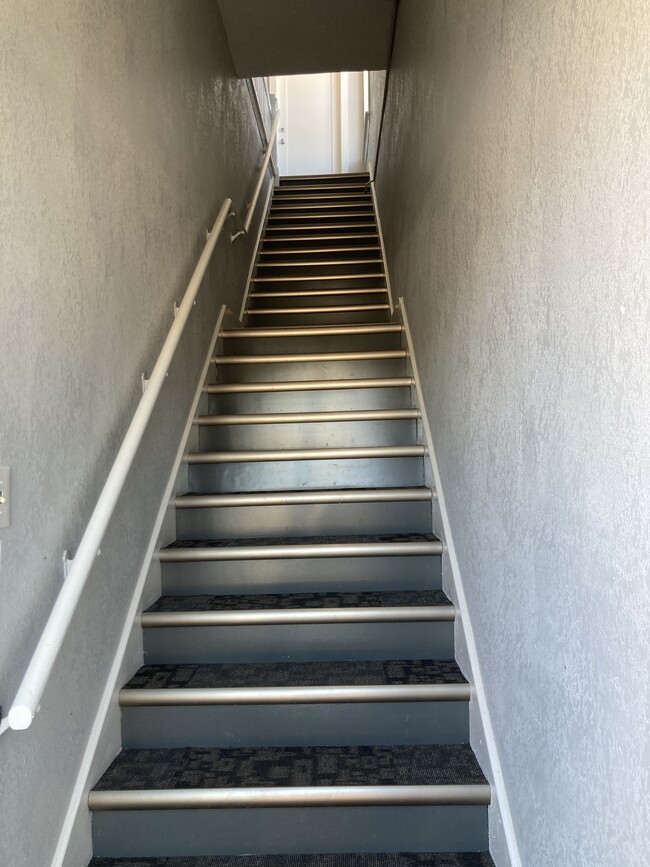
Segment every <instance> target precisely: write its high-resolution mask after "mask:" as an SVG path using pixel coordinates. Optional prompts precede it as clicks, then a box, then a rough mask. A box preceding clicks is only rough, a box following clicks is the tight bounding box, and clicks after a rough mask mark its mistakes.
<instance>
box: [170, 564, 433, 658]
mask: <svg viewBox="0 0 650 867" xmlns="http://www.w3.org/2000/svg"><path fill="white" fill-rule="evenodd" d="M440 562H441V561H440V557H332V558H323V559H310V560H307V559H304V560H302V559H295V560H228V561H216V562H215V561H212V562H208V561H202V562H196V563H163V564H162V588H163V593H164V594H165V595H167V596H194V595H204V594H212V595H216V594H218V595H222V594H226V595H227V594H240V593H311V592H335V591H348V592H350V593H355V592H362V591H364V590H439V589H440V588H441V586H442V582H441V578H440ZM310 628H311V629H313V628H314V627H313V626H312V627H310ZM385 658H388V657H385Z"/></svg>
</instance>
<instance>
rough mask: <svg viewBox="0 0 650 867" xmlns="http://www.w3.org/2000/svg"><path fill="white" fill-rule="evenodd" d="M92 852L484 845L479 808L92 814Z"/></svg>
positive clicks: (391, 849) (400, 849)
mask: <svg viewBox="0 0 650 867" xmlns="http://www.w3.org/2000/svg"><path fill="white" fill-rule="evenodd" d="M93 838H94V841H95V854H96V855H100V856H105V857H110V856H113V857H116V856H120V855H131V856H134V855H138V856H141V857H144V856H156V855H204V854H206V853H219V854H225V855H228V854H233V855H234V854H244V853H250V854H263V853H268V854H291V853H297V852H302V853H318V852H465V851H484V850H486V849H487V846H488V824H487V807H479V806H455V807H452V806H445V807H303V808H300V807H276V808H266V809H260V808H248V809H239V810H233V809H223V810H159V811H154V810H138V811H132V812H127V811H115V812H110V811H106V812H104V811H98V812H95V813H94V814H93Z"/></svg>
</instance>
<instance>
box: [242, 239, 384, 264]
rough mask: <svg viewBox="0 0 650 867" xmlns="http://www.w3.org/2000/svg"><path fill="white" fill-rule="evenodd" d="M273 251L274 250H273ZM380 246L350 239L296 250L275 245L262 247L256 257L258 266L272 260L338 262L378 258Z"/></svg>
mask: <svg viewBox="0 0 650 867" xmlns="http://www.w3.org/2000/svg"><path fill="white" fill-rule="evenodd" d="M274 251H275V252H274ZM379 258H381V247H380V246H379V244H378V243H377V242H375V241H372V240H369V239H367V240H365V241H364V240H359V241H356V240H355V241H354V242H353V241H352V240H351V241H350V243H343V244H338V245H337V246H332V245H331V244H330V245H329V246H327V245H326V244H321V245H320V246H319V245H318V244H314V246H313V247H309V245H306V247H304V248H302V247H301V248H300V249H297V250H293V249H288V250H278V249H277V246H276V247H273V246H271V247H269V248H268V249H262V251H261V253H260V257H259V259H258V262H257V264H258V266H264V265H271V264H273V263H274V262H284V263H288V262H292V263H293V262H313V261H314V260H315V259H317V260H318V261H328V262H338V261H340V260H341V259H350V260H356V259H379Z"/></svg>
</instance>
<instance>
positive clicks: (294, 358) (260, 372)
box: [213, 348, 406, 383]
mask: <svg viewBox="0 0 650 867" xmlns="http://www.w3.org/2000/svg"><path fill="white" fill-rule="evenodd" d="M213 362H214V364H215V365H216V367H217V380H218V382H219V383H233V382H257V381H259V380H265V381H267V382H285V381H287V380H289V381H299V380H317V379H321V380H325V379H327V380H331V379H360V378H376V377H386V376H389V377H393V376H404V375H405V373H406V350H404V349H401V348H398V349H389V350H370V351H361V352H359V351H354V350H353V351H352V352H311V353H304V352H302V353H290V352H289V353H276V352H271V353H267V354H264V353H256V354H254V355H246V354H244V353H241V354H239V353H238V354H237V355H217V356H215V357H214V358H213Z"/></svg>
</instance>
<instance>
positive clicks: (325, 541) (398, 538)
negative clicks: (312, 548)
mask: <svg viewBox="0 0 650 867" xmlns="http://www.w3.org/2000/svg"><path fill="white" fill-rule="evenodd" d="M437 541H438V539H437V538H436V537H435V536H434V535H433V533H402V534H399V533H381V534H377V535H356V536H286V537H283V536H260V537H258V538H252V539H245V538H239V539H196V540H194V539H183V540H178V541H176V542H172V543H171V544H170V545H167V549H169V548H257V547H264V546H268V545H273V546H276V545H359V544H365V543H368V544H372V543H373V542H381V543H385V542H437ZM167 549H163V550H167Z"/></svg>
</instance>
